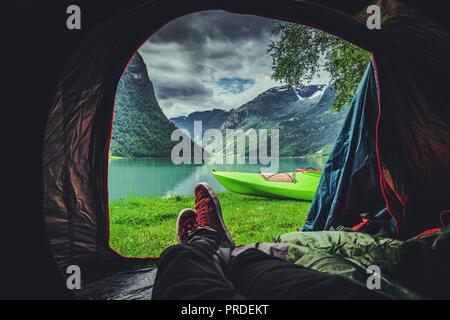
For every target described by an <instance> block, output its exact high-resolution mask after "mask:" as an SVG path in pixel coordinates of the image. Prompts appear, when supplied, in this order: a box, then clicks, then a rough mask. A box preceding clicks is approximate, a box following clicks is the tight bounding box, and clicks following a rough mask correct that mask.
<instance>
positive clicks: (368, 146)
mask: <svg viewBox="0 0 450 320" xmlns="http://www.w3.org/2000/svg"><path fill="white" fill-rule="evenodd" d="M378 113H379V112H378V86H377V81H376V74H375V68H374V66H373V63H370V64H369V66H368V67H367V69H366V71H365V73H364V76H363V78H362V80H361V82H360V84H359V87H358V89H357V91H356V94H355V97H354V98H353V101H352V103H351V106H350V108H349V111H348V114H347V117H346V120H345V122H344V124H343V127H342V130H341V133H340V134H339V136H338V138H337V139H336V143H335V146H334V148H333V150H332V152H331V154H330V156H329V158H328V160H327V162H326V164H325V168H324V171H323V174H322V178H321V180H320V183H319V187H318V188H317V191H316V195H315V197H314V200H313V202H312V205H311V208H310V211H309V213H308V218H307V220H306V222H305V225H304V226H303V228H302V231H318V230H330V228H333V227H334V228H336V227H338V226H341V225H342V226H348V227H351V226H353V225H356V224H357V223H358V222H359V221H360V219H361V218H360V214H362V213H365V214H367V215H368V216H369V217H371V218H373V219H390V216H389V214H388V212H387V210H385V208H386V204H385V202H384V199H383V198H382V196H381V194H380V183H379V181H380V180H379V175H378V167H377V154H376V141H375V134H376V122H377V117H378ZM391 235H392V236H395V230H394V228H392V230H391Z"/></svg>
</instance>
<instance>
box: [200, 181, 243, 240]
mask: <svg viewBox="0 0 450 320" xmlns="http://www.w3.org/2000/svg"><path fill="white" fill-rule="evenodd" d="M195 220H196V227H209V228H211V229H214V230H216V231H217V232H218V233H219V234H220V235H222V237H223V239H224V240H225V241H227V242H228V243H229V244H230V246H231V247H234V246H235V244H234V241H233V238H232V237H231V235H230V232H229V231H228V228H227V226H226V225H225V222H224V221H223V217H222V209H221V207H220V202H219V199H218V198H217V196H216V194H215V193H214V191H213V190H212V188H211V187H210V186H209V185H208V184H207V183H206V182H201V183H199V184H197V185H196V186H195Z"/></svg>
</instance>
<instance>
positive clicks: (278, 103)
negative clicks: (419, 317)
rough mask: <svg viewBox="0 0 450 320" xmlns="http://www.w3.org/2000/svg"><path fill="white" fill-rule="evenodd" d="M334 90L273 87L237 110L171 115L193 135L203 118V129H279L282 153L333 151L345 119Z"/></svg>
mask: <svg viewBox="0 0 450 320" xmlns="http://www.w3.org/2000/svg"><path fill="white" fill-rule="evenodd" d="M334 99H335V93H334V92H333V89H332V88H331V87H329V86H326V85H314V84H313V85H308V86H304V87H301V88H292V87H288V86H279V87H274V88H271V89H269V90H267V91H265V92H263V93H261V94H260V95H258V96H257V97H256V98H255V99H253V100H251V101H249V102H247V103H245V104H243V105H242V106H240V107H239V108H237V109H234V110H231V111H224V110H220V109H213V110H208V111H203V112H194V113H191V114H189V115H188V116H186V117H177V118H171V119H170V120H171V121H172V122H173V123H174V124H175V125H176V126H177V127H179V128H184V129H186V130H188V131H189V132H190V134H191V136H192V130H193V123H194V120H202V121H203V130H205V129H209V128H217V129H220V130H222V131H223V132H224V131H225V130H226V129H243V130H248V129H250V128H254V129H279V133H280V156H302V155H307V154H312V153H318V154H321V153H325V154H327V153H329V152H330V151H331V148H332V146H333V144H334V142H335V139H336V137H337V135H338V134H339V131H340V129H341V127H342V124H343V122H344V119H345V116H346V112H345V108H344V109H343V110H342V111H341V112H333V111H332V110H331V105H332V104H333V101H334Z"/></svg>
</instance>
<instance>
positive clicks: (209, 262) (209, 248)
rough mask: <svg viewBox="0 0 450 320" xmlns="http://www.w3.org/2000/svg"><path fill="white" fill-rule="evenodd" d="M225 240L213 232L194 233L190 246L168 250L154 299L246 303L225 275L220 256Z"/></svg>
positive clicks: (162, 257) (160, 271) (209, 230)
mask: <svg viewBox="0 0 450 320" xmlns="http://www.w3.org/2000/svg"><path fill="white" fill-rule="evenodd" d="M221 239H222V236H221V235H220V234H219V233H217V232H216V231H214V230H212V229H209V228H199V229H196V230H194V231H193V234H192V238H191V240H190V241H189V244H188V245H183V244H182V245H176V246H172V247H170V248H168V249H166V250H165V251H164V252H163V253H162V255H161V257H160V261H159V266H158V272H157V275H156V279H155V286H154V288H153V299H243V297H242V296H241V295H239V294H238V293H237V291H236V289H235V288H234V286H233V285H232V284H231V282H230V281H229V280H228V279H227V277H226V275H225V274H224V271H223V270H224V266H223V263H224V261H223V257H222V256H221V255H220V253H217V250H218V249H219V243H220V241H221Z"/></svg>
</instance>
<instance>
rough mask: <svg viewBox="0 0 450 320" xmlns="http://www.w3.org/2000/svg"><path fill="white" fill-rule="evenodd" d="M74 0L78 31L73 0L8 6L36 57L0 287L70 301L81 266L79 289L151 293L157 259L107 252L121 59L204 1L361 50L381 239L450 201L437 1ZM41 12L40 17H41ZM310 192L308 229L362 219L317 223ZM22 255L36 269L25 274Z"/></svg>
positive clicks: (449, 119)
mask: <svg viewBox="0 0 450 320" xmlns="http://www.w3.org/2000/svg"><path fill="white" fill-rule="evenodd" d="M78 2H79V5H80V6H81V7H82V8H83V14H84V15H85V16H84V17H85V18H84V19H85V20H84V21H86V22H85V26H84V27H83V28H82V30H80V31H76V32H75V31H69V30H67V29H66V30H64V29H65V28H63V27H61V25H62V26H64V25H65V18H66V16H65V15H64V14H61V12H62V13H64V12H65V8H66V7H67V5H68V4H71V3H68V2H66V1H60V2H59V3H58V5H53V4H52V5H50V4H49V3H50V1H47V2H45V1H42V2H34V1H21V6H20V7H19V11H20V10H21V9H23V8H25V7H27V8H28V10H30V9H32V10H33V13H32V14H31V13H30V14H28V13H23V14H22V19H23V21H26V23H24V24H23V25H21V26H20V27H19V26H18V27H17V31H18V34H19V35H18V36H17V37H16V38H15V39H14V40H13V46H14V47H15V48H16V49H15V50H18V49H17V48H19V49H21V48H23V49H24V50H22V51H26V50H25V47H26V46H28V47H35V48H37V49H36V53H35V55H34V60H35V61H36V60H38V61H39V63H38V64H39V66H37V68H38V71H37V72H33V73H34V74H33V75H30V77H29V78H28V79H26V80H25V84H22V85H21V86H22V87H23V86H24V85H26V86H27V87H30V88H31V89H30V90H29V92H28V93H27V94H26V95H24V94H20V93H18V94H17V96H18V98H16V100H15V105H18V106H19V105H20V106H22V107H21V108H16V109H15V110H14V111H12V112H13V113H16V114H13V115H12V117H11V118H15V119H22V117H23V114H24V112H28V113H29V114H30V115H31V114H33V115H32V116H31V118H30V119H25V120H23V121H22V120H21V121H22V123H23V124H22V127H21V128H15V129H14V130H15V131H14V132H18V134H17V139H15V141H10V142H9V143H10V144H12V145H11V146H9V145H7V147H8V148H9V150H11V152H10V153H13V154H16V155H18V156H19V158H20V156H22V157H23V158H26V161H25V159H24V160H14V162H15V165H20V166H21V167H23V168H24V169H21V172H20V173H18V174H17V175H16V176H15V178H14V180H13V181H11V183H10V186H11V189H14V188H15V189H20V190H23V191H22V194H24V193H26V194H29V197H28V200H27V201H26V203H24V201H23V200H22V199H20V198H19V197H18V195H11V198H10V203H15V205H14V206H12V207H14V208H11V209H10V210H5V211H4V214H3V216H6V223H7V224H8V225H9V227H8V228H9V229H10V232H11V236H9V235H8V238H9V241H8V242H9V243H10V244H11V246H13V247H14V249H7V250H6V253H5V254H4V256H9V257H10V258H8V261H7V262H6V264H7V265H6V267H7V272H6V273H3V274H7V275H8V281H5V282H4V283H7V285H6V288H7V290H6V291H7V292H5V296H7V297H37V298H73V297H74V296H73V295H72V293H71V292H69V291H68V290H67V289H66V287H65V279H64V276H65V272H64V270H65V267H66V266H68V265H70V264H78V265H81V266H83V270H85V271H84V273H85V274H84V277H85V278H84V279H83V280H84V281H85V282H86V283H87V284H88V283H89V282H97V283H100V284H99V286H98V287H102V288H103V289H104V290H103V291H102V292H98V291H96V289H95V287H94V288H92V287H91V288H90V289H91V291H90V292H86V291H85V292H84V295H86V296H88V297H95V298H111V299H132V298H133V299H136V298H148V295H149V291H151V283H150V282H148V281H149V278H151V277H152V276H153V275H154V270H153V269H152V268H151V267H149V265H151V264H152V263H153V262H154V259H132V258H124V257H121V256H119V255H118V254H117V253H116V252H114V251H113V250H112V249H111V248H110V247H109V225H108V212H109V211H108V191H107V169H108V160H107V159H108V151H109V140H110V135H111V130H112V117H113V106H114V97H115V91H116V87H117V84H118V81H119V79H120V76H121V75H122V73H123V71H124V69H125V68H126V66H127V63H128V62H129V60H130V59H131V58H132V56H133V54H134V53H135V52H136V50H137V49H138V48H139V47H140V46H141V44H142V43H143V42H144V41H146V40H147V39H148V38H149V37H150V36H151V35H152V34H153V33H155V32H156V31H157V30H159V29H160V28H161V27H163V26H164V25H165V24H166V23H168V22H170V21H171V20H173V19H175V18H177V17H180V16H183V15H186V14H189V13H193V12H197V11H201V10H226V11H229V12H234V13H241V14H254V15H259V16H263V17H270V18H276V19H280V20H285V21H290V22H296V23H300V24H304V25H308V26H312V27H316V28H318V29H321V30H323V31H326V32H329V33H331V34H334V35H336V36H339V37H341V38H343V39H345V40H347V41H350V42H352V43H354V44H356V45H358V46H360V47H362V48H364V49H367V50H368V51H370V52H372V54H373V60H374V69H375V70H376V80H377V89H378V91H377V92H376V93H373V92H372V98H375V101H376V102H377V104H376V105H374V107H376V111H377V114H376V117H374V118H373V120H374V121H375V123H373V125H374V126H375V127H373V128H372V129H373V130H372V131H371V132H370V134H371V135H370V137H369V138H367V137H362V138H361V139H373V141H374V146H375V148H376V150H374V151H375V156H374V157H373V158H372V160H373V161H374V165H376V167H372V171H371V172H372V175H376V176H375V177H372V180H371V181H376V182H377V183H378V184H377V185H376V187H377V188H376V189H377V191H375V192H377V193H378V194H377V197H376V198H377V205H379V204H380V199H381V202H382V204H384V208H385V210H384V211H385V213H386V214H385V217H387V219H388V220H389V219H391V220H390V221H391V222H392V224H393V226H394V231H393V234H392V236H393V237H397V238H398V239H408V238H410V237H412V236H415V235H417V234H419V233H421V232H423V231H425V230H427V229H431V228H436V227H439V226H440V225H441V222H440V218H441V213H443V212H445V211H446V210H448V209H450V199H449V197H448V192H449V190H450V130H449V129H450V128H449V124H450V112H449V109H448V106H449V105H450V97H449V95H448V93H447V88H446V87H447V81H446V80H447V78H448V75H449V74H450V31H449V22H448V20H447V19H446V17H445V10H444V9H443V8H442V7H440V6H439V5H438V4H437V3H436V4H434V2H433V1H427V3H423V2H421V1H400V0H382V1H367V0H352V1H339V0H315V1H313V0H310V1H288V0H282V1H265V2H261V1H256V0H231V1H230V0H228V1H224V0H215V1H211V0H188V1H186V0H185V1H177V0H168V1H166V0H155V1H143V0H141V1H126V2H124V1H103V0H102V1H96V2H95V6H94V4H93V3H92V2H89V1H78ZM372 3H375V4H380V5H381V8H382V16H383V24H382V29H381V30H369V29H368V28H367V27H366V19H367V13H366V11H365V9H366V7H367V6H368V5H370V4H372ZM40 15H42V16H44V15H45V16H49V17H51V18H49V19H43V20H44V21H39V16H40ZM32 25H36V26H39V27H31V26H32ZM25 42H26V43H25ZM18 51H21V50H18ZM21 54H25V52H22V53H21ZM19 58H21V59H20V60H23V59H24V57H21V56H20V55H19ZM16 59H17V57H16ZM24 64H25V67H27V65H26V62H24ZM34 67H36V66H34ZM19 89H20V88H16V90H18V91H19ZM13 92H14V91H13ZM374 95H375V97H374ZM375 118H376V119H375ZM24 145H26V146H28V148H27V151H26V152H25V151H24V150H23V146H24ZM359 151H361V150H359ZM359 151H354V152H355V154H356V152H359ZM358 155H359V156H364V152H363V153H361V152H360V153H358ZM330 163H331V164H332V162H330ZM30 164H31V165H30ZM374 168H376V170H373V169H374ZM330 170H331V171H330V172H332V170H333V168H331V169H330ZM354 171H355V170H354ZM356 171H357V170H356ZM18 175H19V176H18ZM364 177H367V173H364V175H363V177H362V178H361V177H360V178H358V179H359V180H357V183H355V184H354V185H345V186H344V187H342V185H341V187H342V188H343V190H344V191H345V193H346V195H347V198H348V199H351V198H352V197H351V195H352V194H354V193H356V190H357V189H358V188H359V187H360V186H361V185H364V179H363V178H364ZM25 181H26V182H27V183H24V182H25ZM28 182H29V183H28ZM324 183H325V182H324ZM24 184H25V186H24ZM315 201H316V203H315V204H313V208H316V209H317V210H316V209H314V210H315V211H314V210H313V211H312V212H310V217H309V219H308V221H309V223H308V224H307V226H306V230H308V231H317V230H325V229H329V228H330V227H335V226H338V225H345V226H348V227H351V226H353V225H355V224H357V223H358V222H359V219H360V218H359V215H358V214H357V212H358V210H359V209H360V208H358V203H357V202H352V203H339V204H338V205H337V206H335V207H334V208H333V209H332V210H334V212H333V217H334V218H333V221H332V223H331V222H330V223H329V222H328V221H325V220H323V219H322V218H323V217H325V216H327V215H328V214H329V211H330V210H331V209H330V208H327V207H326V206H320V205H319V204H317V202H319V201H320V200H319V199H317V198H316V200H315ZM323 201H325V200H323ZM326 201H332V200H326ZM355 203H356V207H354V205H355ZM18 204H20V205H18ZM373 209H375V208H373ZM378 209H381V208H378ZM325 211H326V212H325ZM323 212H325V213H323ZM12 213H14V214H12ZM324 215H325V216H324ZM317 217H319V218H320V219H316V218H317ZM9 220H11V221H9ZM10 251H11V252H10ZM30 261H32V263H33V266H34V272H33V273H30V272H29V271H27V270H28V268H29V264H28V263H29V262H30ZM102 281H103V282H102ZM134 286H137V287H134ZM105 288H106V289H105ZM87 291H89V286H88V290H87Z"/></svg>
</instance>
